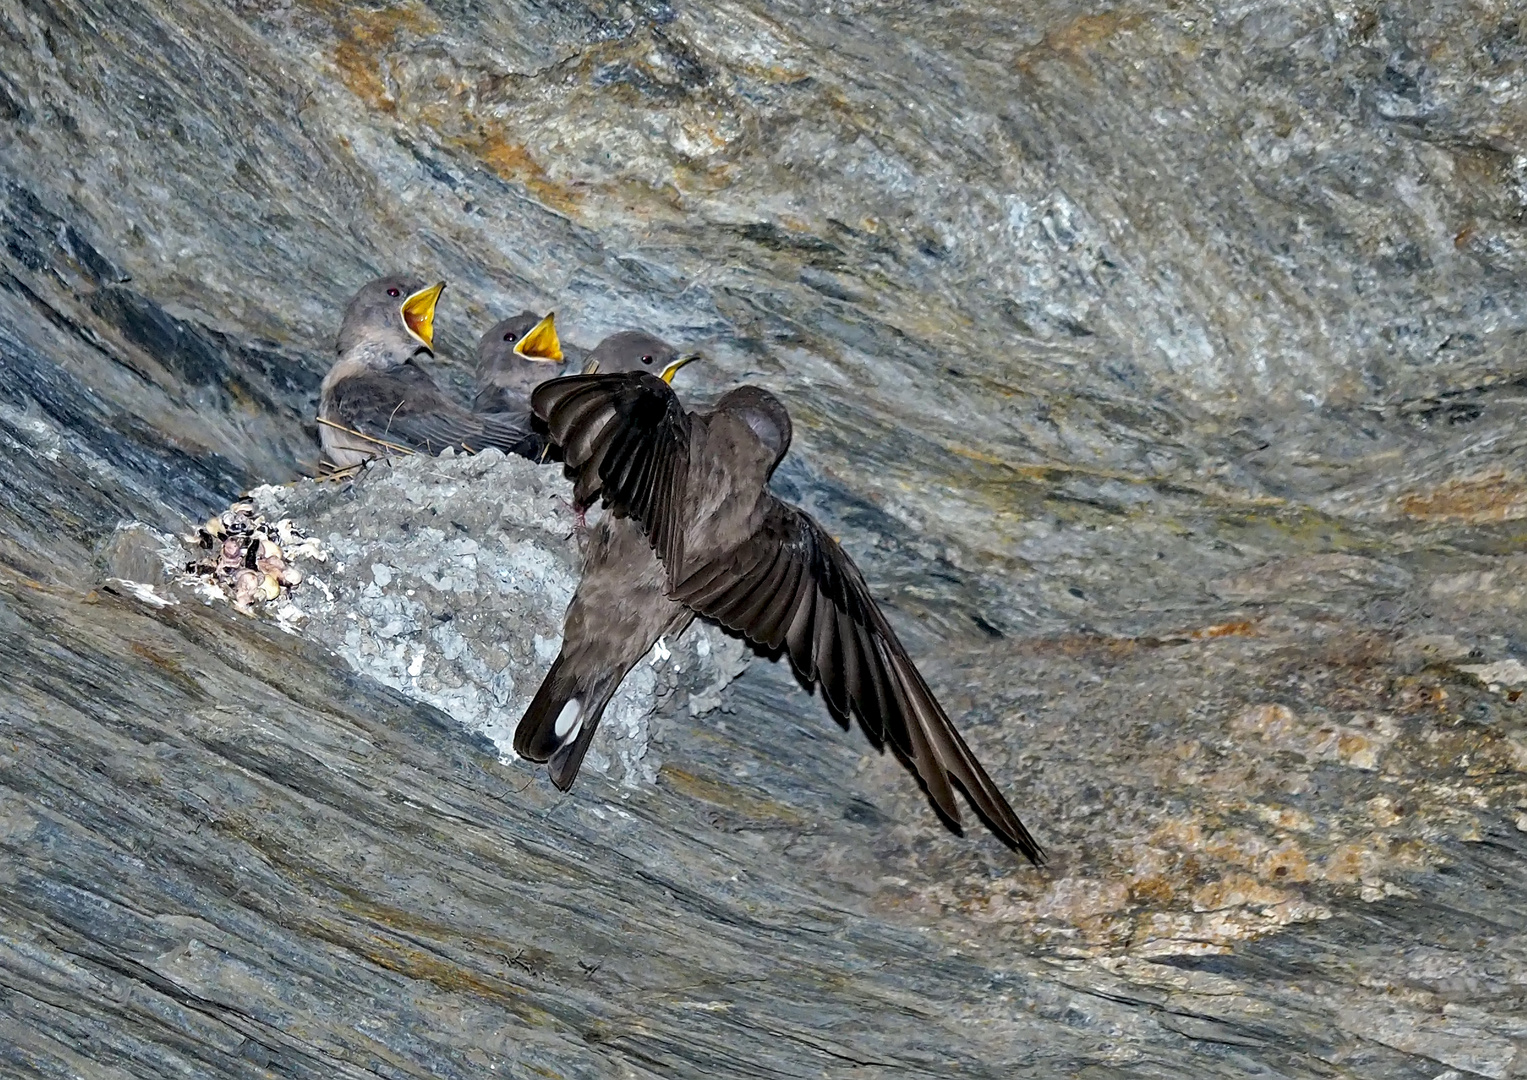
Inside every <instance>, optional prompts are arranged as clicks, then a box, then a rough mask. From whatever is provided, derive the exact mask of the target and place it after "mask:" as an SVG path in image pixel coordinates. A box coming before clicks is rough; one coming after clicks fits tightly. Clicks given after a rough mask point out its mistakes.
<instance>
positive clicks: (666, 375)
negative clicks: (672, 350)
mask: <svg viewBox="0 0 1527 1080" xmlns="http://www.w3.org/2000/svg"><path fill="white" fill-rule="evenodd" d="M698 359H700V354H699V353H689V354H688V355H687V356H681V357H679V358H678V359H677V360H675V361H674V362H673V363H671V364H669V365H668V366H667V367H665V368H664V369H663V373H662V374H661V375H659V376H658V378H660V379H662V380H663V381H664V382H665V383H667V384H668V385H669V386H672V385H673V377H674V376H675V375H677V374H678V373H679V368H681V367H683V366H684V365H685V364H689V363H693V362H694V361H696V360H698Z"/></svg>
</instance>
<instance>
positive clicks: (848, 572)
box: [672, 494, 1045, 865]
mask: <svg viewBox="0 0 1527 1080" xmlns="http://www.w3.org/2000/svg"><path fill="white" fill-rule="evenodd" d="M764 502H765V506H764V513H763V524H762V526H761V527H760V528H759V529H758V530H757V531H756V532H755V533H754V534H753V536H752V538H751V539H749V540H748V541H747V542H746V543H744V544H742V545H741V546H739V547H737V548H736V549H734V550H732V551H730V552H728V553H727V554H726V555H724V556H723V557H721V558H719V559H716V560H714V561H713V562H711V563H709V564H707V565H705V566H702V567H700V568H699V569H697V570H695V571H693V572H692V573H690V574H689V575H688V576H687V577H686V578H685V579H684V580H683V581H681V582H678V583H677V585H676V586H675V587H674V589H673V590H672V595H673V597H674V599H676V600H679V601H681V602H683V603H684V604H685V605H686V606H688V607H690V608H693V609H694V610H695V611H697V612H699V613H700V614H702V615H706V616H709V617H710V618H713V619H715V620H716V621H717V622H719V623H721V624H722V625H723V626H726V627H728V628H729V629H732V630H735V631H737V632H739V633H742V634H746V635H747V636H748V637H749V638H751V639H752V640H753V641H755V642H758V643H759V644H761V645H764V646H767V647H768V648H770V649H778V648H780V647H781V646H783V647H784V648H785V649H786V651H788V652H789V654H790V662H791V663H792V664H793V665H794V666H795V670H796V671H797V672H799V673H800V675H801V677H802V678H804V679H806V680H807V681H809V682H819V683H821V685H822V692H823V694H824V695H825V696H826V698H827V700H828V702H829V703H830V704H831V706H832V707H833V709H834V710H836V711H837V712H838V713H839V714H840V715H847V714H848V713H849V711H850V710H852V711H853V713H854V714H855V715H857V716H858V717H859V721H860V723H861V724H863V726H864V728H865V730H866V732H868V734H869V735H870V737H871V738H872V739H873V740H874V741H875V742H876V743H877V744H881V743H883V742H884V740H885V739H886V738H887V737H889V738H890V740H891V741H892V742H893V743H895V745H896V747H897V749H899V750H900V751H901V752H902V754H904V755H905V756H906V758H907V760H909V761H910V762H911V763H912V766H913V768H914V769H916V771H917V775H918V776H919V777H921V778H922V781H923V783H924V784H925V785H926V786H927V788H928V793H929V794H930V795H932V796H933V800H934V802H935V803H937V804H938V807H939V809H940V810H942V811H943V812H944V814H946V815H947V816H948V817H949V818H950V820H952V821H954V822H958V821H959V820H960V814H959V808H958V807H957V806H956V804H955V801H954V794H953V792H952V791H951V789H950V783H949V782H950V779H951V778H953V780H954V781H955V782H956V783H958V784H959V786H960V787H961V788H963V789H964V791H965V794H966V795H967V796H968V797H969V799H970V801H971V803H972V804H973V805H974V806H975V807H976V809H977V810H978V811H980V813H981V816H982V817H984V818H985V819H986V820H987V822H989V823H990V824H991V826H992V827H993V828H994V829H995V830H996V831H997V832H998V833H999V834H1000V835H1001V836H1003V837H1004V838H1005V839H1006V840H1007V841H1008V842H1009V843H1011V844H1012V845H1013V846H1014V847H1016V848H1018V850H1019V851H1021V852H1023V854H1024V855H1026V856H1027V857H1028V858H1029V860H1030V861H1031V862H1033V863H1035V864H1036V865H1037V864H1039V863H1042V862H1043V861H1044V858H1045V856H1044V852H1043V850H1041V848H1040V847H1039V845H1038V844H1037V843H1036V842H1035V840H1034V838H1033V836H1031V835H1030V834H1029V831H1028V829H1026V828H1024V825H1023V822H1022V821H1020V820H1019V819H1018V815H1017V814H1016V813H1014V811H1013V808H1012V807H1011V806H1009V805H1008V802H1007V800H1006V799H1004V798H1003V796H1002V792H1001V791H999V790H998V789H997V785H996V784H995V783H993V781H992V778H991V777H990V776H988V775H987V773H986V770H985V769H983V768H982V767H981V763H980V762H979V761H977V760H976V757H975V755H974V754H973V753H971V750H970V747H969V746H967V745H966V744H965V740H964V739H963V738H961V737H960V733H959V732H958V731H956V730H955V727H954V724H953V723H951V722H950V720H949V716H948V714H947V713H945V712H944V710H943V708H942V707H941V706H940V705H939V703H938V701H937V700H935V698H934V697H933V692H932V691H931V690H929V689H928V684H927V683H926V682H924V681H923V677H922V674H921V673H920V672H919V671H918V670H917V668H916V666H915V665H913V663H912V660H911V658H910V657H909V656H908V655H907V651H906V649H905V648H903V647H902V644H901V642H900V640H898V639H897V637H896V632H895V631H894V630H893V629H892V628H891V625H890V623H889V622H887V621H886V618H885V615H884V614H883V613H882V612H881V611H880V608H879V607H878V606H877V605H876V604H875V601H874V598H873V597H871V596H870V593H869V589H868V588H867V587H866V586H865V584H864V578H863V576H862V575H861V574H860V573H859V568H858V567H857V566H855V565H854V562H853V560H852V559H850V558H849V557H848V555H847V554H846V553H845V552H844V551H843V549H842V548H841V547H839V546H838V543H837V541H835V540H834V539H833V538H832V537H831V536H828V535H827V533H826V532H824V531H823V530H822V527H821V526H820V525H818V524H817V523H816V521H815V520H813V519H812V518H811V516H810V515H809V514H807V513H805V512H804V511H802V510H799V509H797V508H796V507H793V506H790V505H789V504H787V503H784V502H781V501H780V500H779V499H777V498H775V497H774V496H773V495H768V494H765V496H764Z"/></svg>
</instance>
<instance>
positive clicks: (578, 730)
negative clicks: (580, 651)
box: [514, 655, 625, 791]
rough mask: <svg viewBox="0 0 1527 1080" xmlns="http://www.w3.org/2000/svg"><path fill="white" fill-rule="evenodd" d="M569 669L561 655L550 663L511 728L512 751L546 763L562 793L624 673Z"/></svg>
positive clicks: (580, 762)
mask: <svg viewBox="0 0 1527 1080" xmlns="http://www.w3.org/2000/svg"><path fill="white" fill-rule="evenodd" d="M573 667H574V666H573V665H571V664H569V663H568V662H567V657H566V656H565V655H559V656H558V657H557V659H556V660H555V661H553V663H552V665H551V670H550V671H548V672H547V673H546V678H544V679H542V680H541V687H540V689H539V690H537V691H536V696H535V699H534V700H533V701H531V703H530V707H529V708H527V709H526V710H525V715H524V716H522V717H520V724H519V727H517V728H515V731H514V752H515V753H516V754H518V755H520V757H522V758H526V759H528V760H530V761H544V762H547V771H548V772H549V773H550V774H551V782H552V783H554V784H556V785H557V787H559V788H561V789H562V790H563V791H566V790H567V789H568V788H570V787H572V786H573V781H574V780H575V779H577V777H578V769H579V768H580V767H581V766H582V765H583V755H584V754H586V753H587V752H588V748H589V743H590V742H591V741H592V740H593V738H594V731H595V729H597V728H598V727H599V720H600V718H601V717H602V716H604V710H605V706H606V705H608V704H609V703H610V698H611V697H613V696H614V694H615V690H616V688H617V687H618V686H620V681H621V679H622V678H623V677H624V676H625V672H623V671H619V672H609V671H605V672H595V673H593V677H592V678H590V679H582V678H579V675H578V673H577V672H575V671H574V669H573Z"/></svg>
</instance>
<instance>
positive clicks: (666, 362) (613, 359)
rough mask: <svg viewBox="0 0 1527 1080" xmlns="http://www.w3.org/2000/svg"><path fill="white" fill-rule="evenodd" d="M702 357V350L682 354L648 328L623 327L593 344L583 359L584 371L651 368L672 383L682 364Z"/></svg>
mask: <svg viewBox="0 0 1527 1080" xmlns="http://www.w3.org/2000/svg"><path fill="white" fill-rule="evenodd" d="M699 358H700V354H699V353H687V354H685V355H683V356H680V355H679V351H678V350H677V349H675V348H674V347H673V346H672V345H670V344H668V342H666V341H664V340H663V339H662V338H660V337H658V336H657V335H655V334H649V333H647V332H646V331H645V330H622V331H620V332H619V333H615V334H611V335H610V336H609V337H607V338H605V339H604V340H603V341H601V342H600V343H599V344H598V345H596V346H595V347H594V351H593V352H591V353H589V354H588V357H587V358H586V359H585V360H584V364H583V373H584V374H585V375H591V374H593V373H594V372H596V371H597V372H599V373H600V374H602V375H613V374H615V373H616V372H621V371H650V372H651V373H652V374H654V375H657V376H659V377H660V378H661V379H662V380H663V381H664V382H666V383H671V382H673V376H674V374H675V373H677V372H678V370H679V368H681V367H683V366H684V365H685V364H687V363H689V362H690V361H692V360H698V359H699Z"/></svg>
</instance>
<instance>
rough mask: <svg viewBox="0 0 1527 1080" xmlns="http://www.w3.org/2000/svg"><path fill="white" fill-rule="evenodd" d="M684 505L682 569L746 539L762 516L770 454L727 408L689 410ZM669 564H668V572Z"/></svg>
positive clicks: (687, 568) (685, 569)
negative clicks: (687, 461)
mask: <svg viewBox="0 0 1527 1080" xmlns="http://www.w3.org/2000/svg"><path fill="white" fill-rule="evenodd" d="M691 418H692V425H693V426H692V428H691V435H690V444H689V470H688V476H687V485H688V487H687V490H686V492H685V497H684V499H683V501H682V503H681V504H680V505H682V506H683V507H684V513H685V521H684V567H683V568H682V569H681V572H680V573H679V574H677V575H676V576H675V578H674V580H679V579H682V577H683V576H684V572H687V571H690V570H693V569H695V568H696V567H697V566H700V565H704V564H705V563H708V562H712V561H714V560H715V559H717V558H720V557H722V556H723V555H724V554H725V553H728V552H731V551H734V550H736V549H737V548H739V547H740V546H741V545H743V544H744V543H746V542H747V541H748V540H749V539H750V538H751V537H752V536H753V535H754V534H755V533H756V532H757V531H758V527H759V524H760V523H761V521H762V520H763V515H764V511H765V509H766V503H767V501H768V500H769V499H771V498H772V496H770V495H769V493H768V482H769V468H770V465H771V464H772V455H771V454H770V453H769V452H768V451H767V450H766V449H765V448H764V447H763V445H762V444H761V443H760V442H759V441H758V438H757V436H755V435H754V434H753V432H752V430H751V429H749V427H748V426H747V424H746V423H744V422H743V421H741V420H740V419H738V418H737V417H736V416H733V415H728V414H726V413H714V412H713V413H695V414H691ZM672 571H673V568H670V573H671V574H672Z"/></svg>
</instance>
